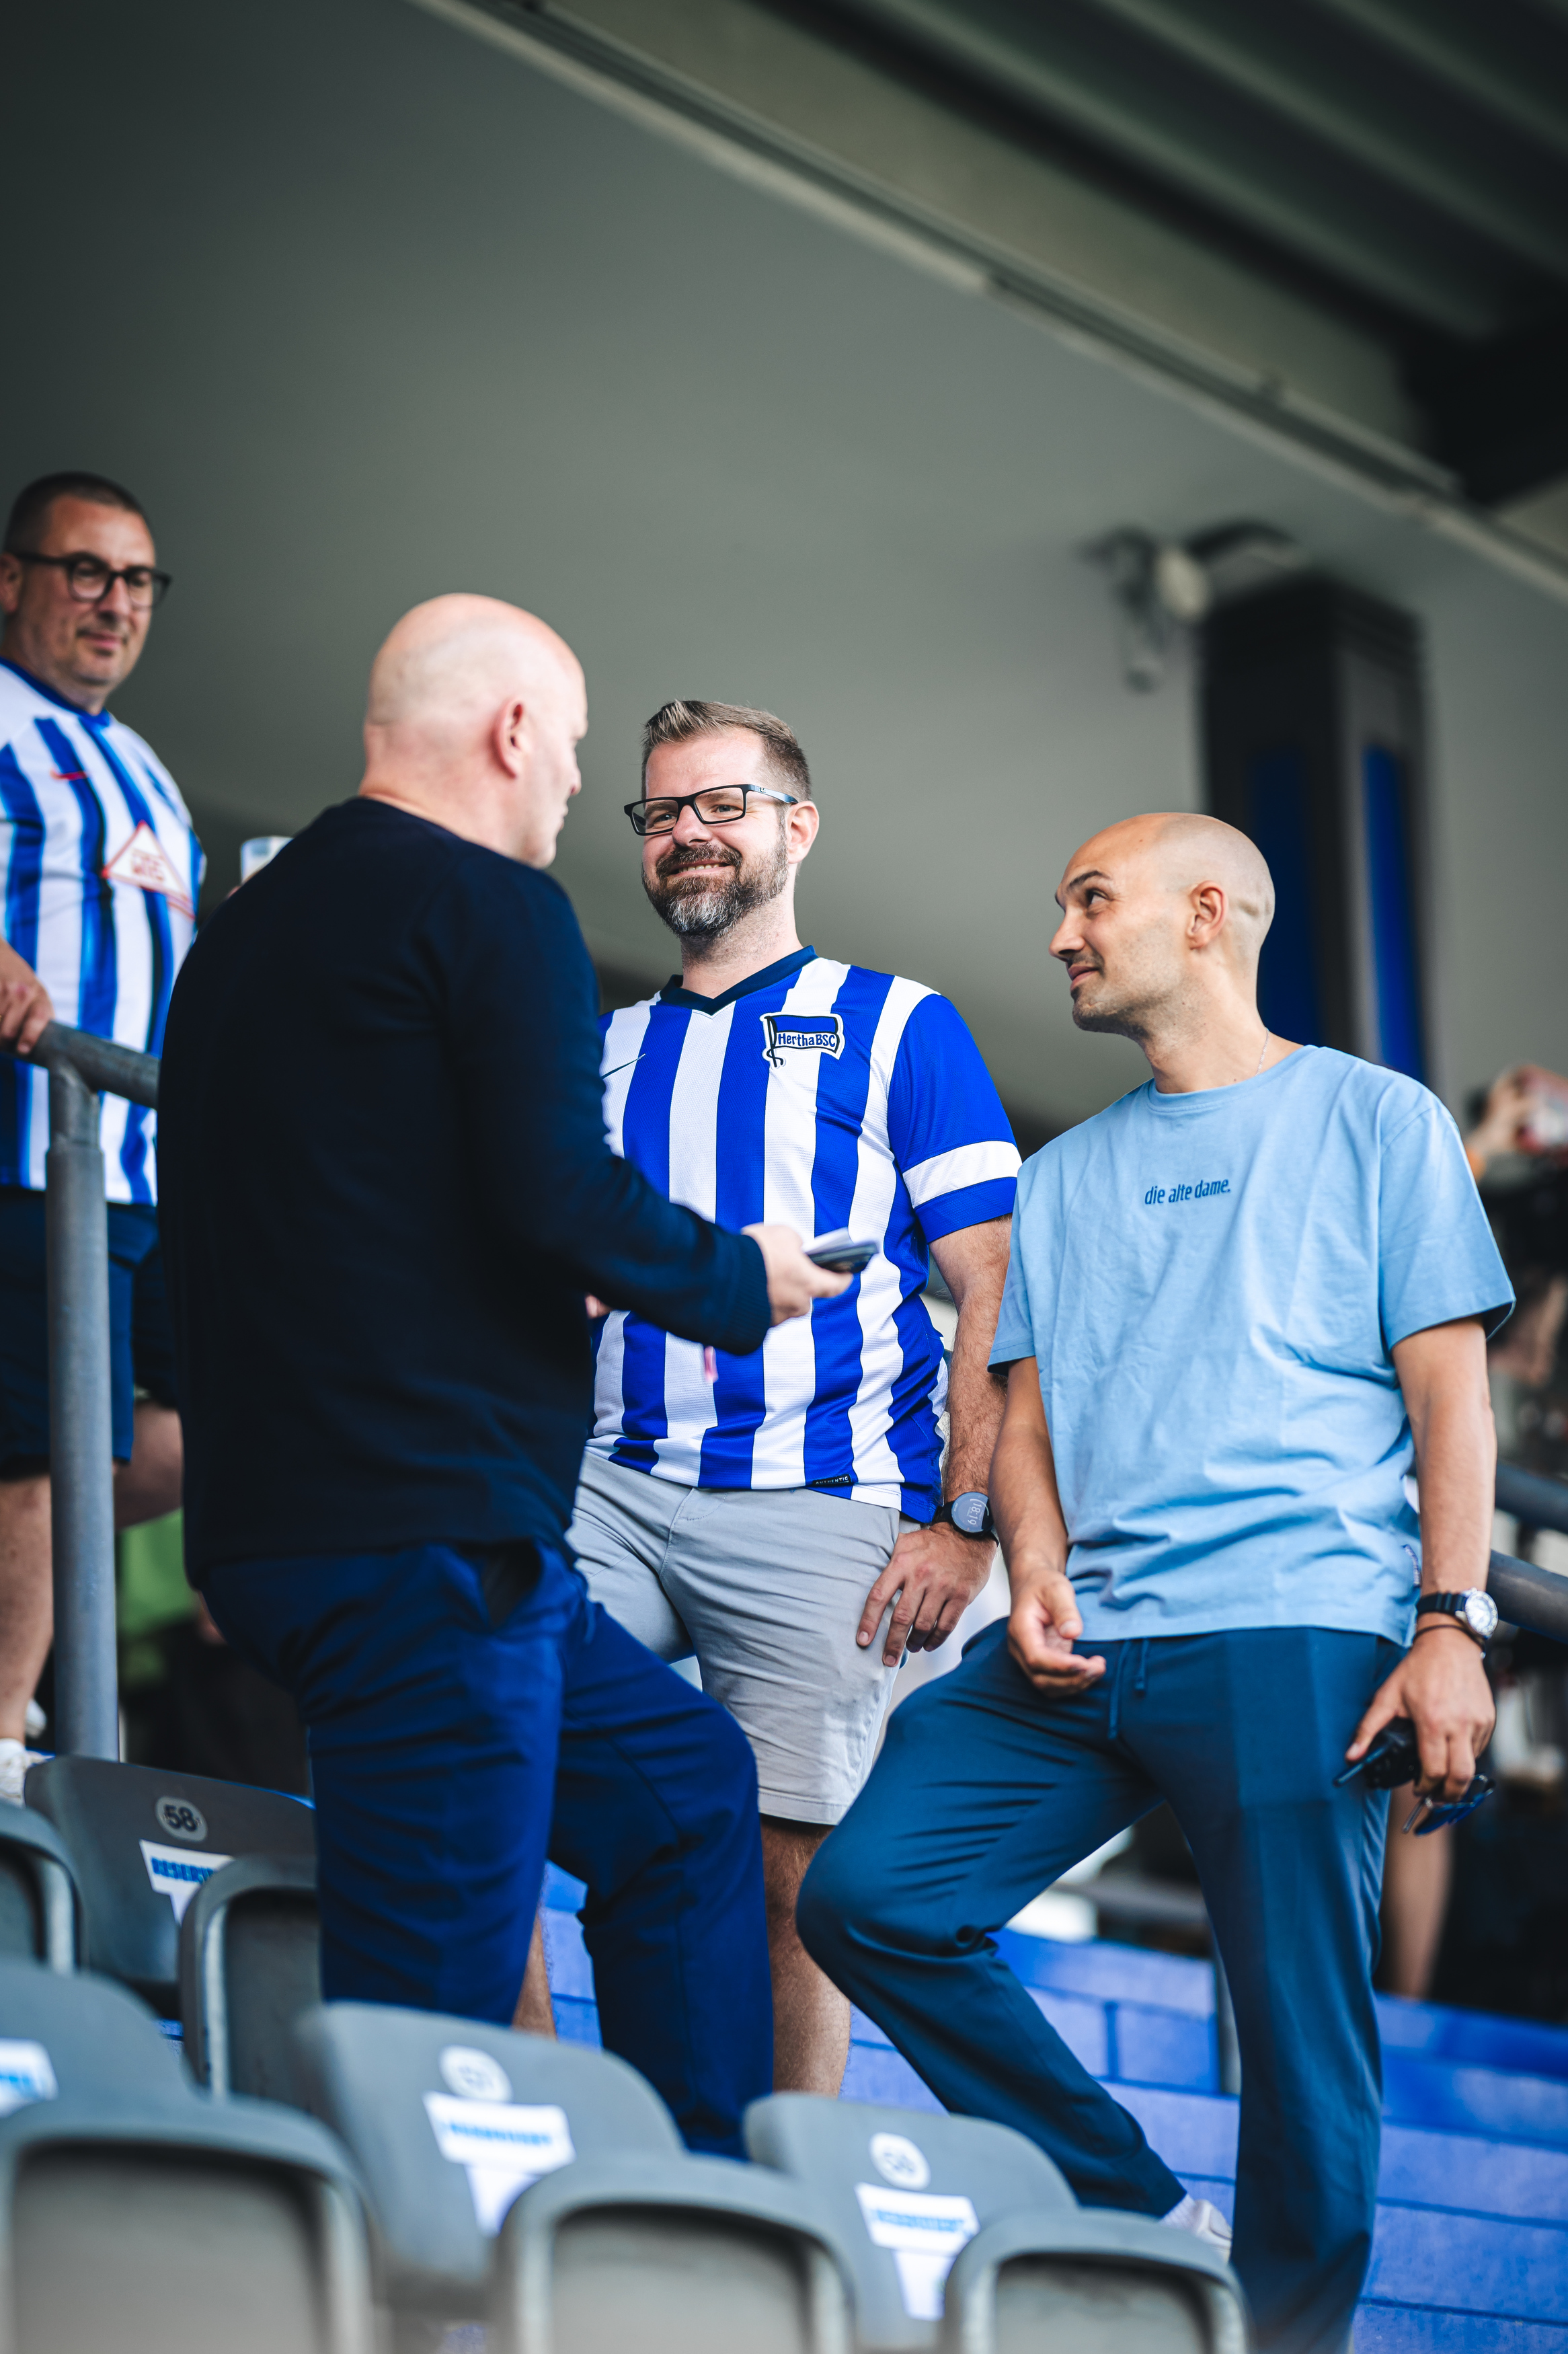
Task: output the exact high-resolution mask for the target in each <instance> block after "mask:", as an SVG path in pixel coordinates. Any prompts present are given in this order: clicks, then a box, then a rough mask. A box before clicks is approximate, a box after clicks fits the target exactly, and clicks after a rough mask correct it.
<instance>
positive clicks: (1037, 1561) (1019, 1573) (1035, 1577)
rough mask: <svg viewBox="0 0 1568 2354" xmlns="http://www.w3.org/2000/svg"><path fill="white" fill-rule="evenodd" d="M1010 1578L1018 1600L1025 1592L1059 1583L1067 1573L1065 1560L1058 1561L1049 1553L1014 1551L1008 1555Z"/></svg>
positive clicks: (1013, 1593) (1015, 1599)
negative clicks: (1031, 1553)
mask: <svg viewBox="0 0 1568 2354" xmlns="http://www.w3.org/2000/svg"><path fill="white" fill-rule="evenodd" d="M1007 1574H1008V1578H1009V1580H1010V1582H1011V1584H1012V1596H1013V1600H1014V1601H1015V1602H1016V1601H1018V1600H1019V1599H1021V1598H1022V1596H1023V1595H1025V1594H1029V1593H1033V1592H1034V1591H1036V1590H1037V1589H1038V1588H1039V1587H1041V1586H1044V1585H1060V1584H1061V1583H1062V1581H1063V1579H1064V1578H1065V1576H1066V1575H1067V1564H1066V1562H1065V1560H1063V1561H1057V1560H1054V1559H1053V1558H1052V1557H1051V1556H1050V1555H1049V1554H1040V1553H1036V1554H1033V1556H1032V1555H1030V1554H1029V1553H1023V1554H1019V1553H1012V1554H1010V1555H1009V1557H1008V1564H1007Z"/></svg>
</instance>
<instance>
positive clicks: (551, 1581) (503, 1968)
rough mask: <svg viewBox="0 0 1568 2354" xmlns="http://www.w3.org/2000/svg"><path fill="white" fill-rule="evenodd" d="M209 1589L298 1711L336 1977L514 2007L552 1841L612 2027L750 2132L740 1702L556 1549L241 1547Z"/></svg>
mask: <svg viewBox="0 0 1568 2354" xmlns="http://www.w3.org/2000/svg"><path fill="white" fill-rule="evenodd" d="M207 1601H208V1604H209V1606H210V1607H211V1610H212V1614H213V1617H215V1618H216V1620H217V1624H218V1626H219V1628H221V1630H222V1632H223V1633H224V1635H225V1636H226V1637H227V1638H228V1640H229V1642H230V1643H232V1644H233V1645H234V1647H235V1649H237V1650H238V1651H240V1652H242V1653H243V1654H244V1655H245V1656H246V1657H248V1658H249V1659H251V1660H252V1661H253V1662H254V1664H255V1665H256V1666H258V1667H259V1668H260V1670H262V1672H263V1673H264V1674H266V1675H269V1676H270V1677H271V1678H272V1679H273V1680H274V1681H276V1682H278V1683H281V1684H282V1685H283V1686H284V1688H285V1689H286V1690H287V1691H291V1693H292V1694H293V1696H294V1699H295V1700H296V1702H298V1704H299V1708H300V1712H301V1714H302V1717H303V1718H304V1721H305V1725H306V1729H307V1732H308V1734H309V1740H310V1755H311V1779H312V1787H313V1793H314V1797H315V1804H316V1839H317V1850H318V1854H319V1859H320V1877H321V1907H322V1984H323V1993H324V1994H325V1996H326V1998H327V1999H328V2000H329V2001H332V2000H354V2001H358V2002H387V2003H401V2004H406V2005H408V2006H410V2007H412V2008H415V2009H425V2010H441V2011H450V2012H456V2013H457V2014H459V2015H460V2016H461V2017H463V2018H467V2019H484V2020H493V2022H494V2023H495V2024H496V2025H498V2026H505V2025H510V2023H511V2020H512V2014H513V2011H514V2007H515V2005H516V2000H517V1994H518V1989H519V1988H520V1987H521V1985H522V1982H523V1972H524V1965H525V1963H526V1960H527V1956H528V1943H529V1938H530V1936H531V1935H532V1931H533V1925H534V1916H535V1907H536V1905H537V1903H538V1898H539V1888H540V1882H541V1880H542V1878H543V1874H544V1867H545V1859H546V1852H547V1853H548V1854H549V1855H550V1856H551V1857H553V1858H554V1859H555V1861H556V1862H558V1863H559V1864H561V1865H562V1866H564V1868H565V1869H566V1870H567V1872H572V1873H574V1874H575V1875H576V1876H577V1878H579V1879H581V1880H584V1881H586V1882H588V1901H587V1903H586V1905H585V1908H584V1912H583V1924H584V1932H585V1935H586V1939H587V1943H588V1951H589V1953H590V1954H591V1956H592V1957H593V1965H594V1980H595V1985H596V1987H597V1989H598V1994H599V2023H600V2029H601V2031H602V2033H603V2037H604V2041H605V2044H606V2046H607V2047H608V2049H609V2050H610V2051H612V2052H619V2053H620V2056H621V2058H622V2059H625V2060H629V2061H630V2062H631V2064H632V2066H633V2067H635V2068H638V2069H640V2070H641V2073H643V2075H645V2076H646V2077H647V2078H648V2079H649V2081H650V2083H652V2084H653V2085H654V2086H655V2087H656V2088H657V2090H658V2091H659V2092H660V2093H661V2094H662V2096H663V2098H664V2099H665V2101H666V2102H667V2103H668V2104H669V2105H670V2107H671V2109H672V2110H673V2113H674V2115H675V2119H676V2122H677V2124H678V2125H679V2126H680V2127H681V2130H682V2132H683V2135H684V2136H685V2137H686V2140H687V2142H688V2144H689V2145H690V2147H692V2148H694V2149H701V2150H709V2151H715V2152H717V2153H719V2154H720V2155H724V2156H730V2157H736V2158H738V2157H740V2156H741V2155H742V2154H743V2152H742V2145H741V2139H740V2119H741V2114H742V2112H743V2110H744V2109H745V2107H746V2105H747V2102H748V2101H752V2100H756V2099H758V2097H759V2096H760V2095H761V2094H764V2093H767V2092H768V2091H770V2090H771V2088H772V2073H773V2010H772V2001H771V1996H770V1992H769V1980H768V1943H767V1932H766V1925H765V1916H764V1911H763V1897H762V1851H761V1843H760V1837H759V1833H758V1809H757V1772H756V1768H755V1766H754V1765H753V1763H752V1756H751V1750H750V1746H749V1744H747V1740H746V1737H745V1735H744V1734H742V1733H741V1732H740V1730H739V1728H738V1727H737V1726H736V1723H735V1722H734V1720H733V1719H732V1718H731V1717H729V1716H728V1715H726V1712H725V1711H724V1710H723V1709H721V1708H719V1707H717V1706H716V1705H715V1703H714V1702H712V1701H710V1700H706V1699H705V1698H704V1696H703V1695H702V1693H701V1692H697V1691H693V1690H692V1688H691V1686H690V1685H689V1684H686V1683H683V1681H682V1680H681V1678H680V1677H679V1676H677V1675H675V1674H674V1673H673V1671H672V1670H670V1669H669V1668H667V1667H665V1665H664V1664H663V1662H662V1660H660V1659H655V1658H654V1657H653V1654H652V1652H651V1651H647V1650H644V1649H643V1647H642V1645H641V1643H639V1642H637V1641H635V1640H634V1639H633V1638H632V1637H631V1636H630V1635H629V1634H627V1632H626V1631H625V1629H624V1628H621V1627H619V1626H618V1625H617V1624H616V1622H615V1620H614V1619H613V1618H610V1617H607V1616H606V1614H605V1613H604V1612H603V1611H602V1610H601V1609H600V1608H599V1606H598V1604H597V1603H594V1602H591V1601H590V1600H589V1599H588V1589H587V1587H586V1586H585V1585H584V1583H583V1580H582V1578H581V1577H580V1575H578V1574H577V1571H576V1570H575V1569H574V1568H573V1567H572V1566H571V1564H570V1563H569V1562H568V1560H567V1558H566V1556H565V1555H564V1554H561V1553H554V1552H551V1551H549V1550H547V1549H545V1548H541V1549H539V1551H538V1552H537V1553H535V1549H534V1548H533V1547H531V1546H512V1547H502V1548H494V1549H493V1550H492V1551H491V1552H490V1553H475V1554H470V1553H460V1552H457V1551H455V1550H453V1549H452V1548H450V1547H448V1546H444V1545H424V1546H419V1547H416V1548H414V1549H412V1550H410V1551H408V1552H407V1553H365V1554H357V1555H351V1556H341V1555H334V1556H328V1557H326V1558H312V1559H302V1560H280V1561H268V1562H247V1563H243V1564H229V1565H228V1566H225V1567H223V1568H221V1569H219V1570H217V1571H216V1572H215V1573H213V1575H211V1577H210V1579H209V1581H208V1585H207Z"/></svg>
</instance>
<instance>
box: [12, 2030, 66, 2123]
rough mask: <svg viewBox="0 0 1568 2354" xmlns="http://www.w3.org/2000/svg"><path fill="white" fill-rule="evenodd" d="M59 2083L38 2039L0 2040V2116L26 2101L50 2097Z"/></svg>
mask: <svg viewBox="0 0 1568 2354" xmlns="http://www.w3.org/2000/svg"><path fill="white" fill-rule="evenodd" d="M58 2093H59V2086H58V2084H56V2082H55V2072H54V2070H53V2068H52V2067H51V2066H50V2065H49V2055H48V2052H46V2051H45V2050H44V2047H43V2045H42V2044H41V2043H5V2042H0V2117H4V2116H9V2115H10V2114H11V2111H12V2110H13V2109H21V2108H25V2107H26V2105H27V2103H28V2102H29V2101H52V2100H54V2099H56V2098H57V2096H58Z"/></svg>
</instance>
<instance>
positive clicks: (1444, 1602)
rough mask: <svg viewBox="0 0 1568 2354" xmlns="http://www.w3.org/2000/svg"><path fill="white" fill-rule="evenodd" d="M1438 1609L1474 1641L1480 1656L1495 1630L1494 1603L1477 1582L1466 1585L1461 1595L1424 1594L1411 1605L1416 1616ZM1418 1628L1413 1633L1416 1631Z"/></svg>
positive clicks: (1495, 1609) (1419, 1616) (1496, 1620)
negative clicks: (1479, 1649)
mask: <svg viewBox="0 0 1568 2354" xmlns="http://www.w3.org/2000/svg"><path fill="white" fill-rule="evenodd" d="M1439 1610H1440V1611H1441V1612H1442V1613H1443V1615H1444V1617H1447V1618H1452V1619H1453V1621H1454V1623H1455V1625H1456V1626H1458V1627H1462V1628H1464V1630H1465V1632H1466V1634H1467V1635H1468V1636H1469V1638H1470V1639H1471V1641H1472V1642H1475V1643H1478V1644H1479V1645H1480V1648H1481V1651H1482V1653H1483V1655H1484V1654H1485V1651H1486V1649H1487V1646H1488V1644H1489V1642H1490V1641H1491V1639H1492V1637H1493V1636H1494V1635H1495V1634H1496V1633H1497V1630H1498V1606H1497V1604H1496V1603H1495V1602H1494V1601H1493V1600H1492V1597H1491V1596H1490V1595H1489V1594H1485V1593H1483V1592H1482V1590H1481V1588H1480V1587H1479V1586H1478V1585H1467V1586H1466V1588H1465V1590H1464V1592H1463V1593H1462V1594H1453V1593H1448V1594H1424V1595H1422V1596H1421V1598H1420V1600H1419V1601H1418V1602H1417V1603H1416V1605H1415V1616H1416V1617H1417V1618H1418V1619H1419V1618H1421V1617H1423V1616H1424V1615H1425V1613H1427V1612H1429V1611H1439ZM1420 1631H1421V1630H1420V1628H1419V1627H1418V1628H1416V1632H1417V1633H1418V1634H1419V1632H1420Z"/></svg>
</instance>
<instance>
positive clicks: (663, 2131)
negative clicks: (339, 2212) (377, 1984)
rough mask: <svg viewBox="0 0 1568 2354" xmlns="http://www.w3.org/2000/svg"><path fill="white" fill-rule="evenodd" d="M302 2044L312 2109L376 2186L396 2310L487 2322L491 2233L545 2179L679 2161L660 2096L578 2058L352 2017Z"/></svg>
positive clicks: (334, 2020) (418, 2016) (380, 2262)
mask: <svg viewBox="0 0 1568 2354" xmlns="http://www.w3.org/2000/svg"><path fill="white" fill-rule="evenodd" d="M295 2042H296V2049H297V2051H298V2053H299V2057H300V2072H301V2073H300V2078H299V2083H300V2090H301V2094H302V2099H303V2101H304V2103H305V2105H307V2106H308V2107H309V2108H310V2109H311V2110H312V2112H313V2114H314V2115H316V2116H318V2117H320V2118H322V2119H323V2121H324V2122H325V2123H326V2124H327V2125H329V2126H331V2127H332V2128H333V2130H334V2133H336V2134H337V2135H338V2136H339V2137H341V2139H342V2140H343V2141H344V2144H345V2145H346V2146H347V2147H348V2149H349V2151H350V2153H351V2154H352V2156H353V2158H354V2159H355V2164H356V2166H357V2168H358V2169H359V2173H360V2175H361V2178H362V2179H363V2180H364V2182H365V2185H366V2193H367V2196H368V2199H369V2204H370V2216H371V2241H372V2249H373V2252H374V2255H375V2259H376V2280H377V2287H378V2293H379V2295H380V2296H382V2297H383V2298H384V2300H385V2301H386V2302H387V2303H388V2304H390V2305H392V2306H397V2307H401V2308H412V2309H414V2310H417V2311H420V2312H424V2313H429V2314H431V2315H434V2316H437V2317H444V2318H447V2319H454V2320H455V2319H459V2318H461V2317H464V2316H470V2317H477V2316H479V2315H481V2314H482V2313H483V2311H484V2309H485V2304H486V2299H487V2296H488V2292H489V2283H490V2274H491V2263H492V2255H493V2243H494V2234H495V2232H496V2228H497V2226H498V2224H499V2223H500V2221H501V2219H502V2216H503V2214H504V2213H505V2211H506V2209H507V2208H508V2206H509V2205H510V2204H511V2202H512V2200H514V2199H515V2198H516V2196H517V2194H518V2192H519V2191H520V2190H523V2189H524V2187H525V2186H526V2185H527V2184H528V2183H529V2182H531V2181H533V2180H534V2179H535V2178H537V2177H538V2176H539V2175H542V2174H545V2173H548V2172H552V2171H554V2170H555V2169H556V2168H559V2167H563V2166H567V2165H570V2164H571V2163H572V2162H573V2161H574V2160H576V2159H578V2158H588V2157H596V2156H608V2155H610V2154H612V2153H614V2154H619V2153H621V2152H639V2153H641V2154H644V2155H651V2156H653V2157H662V2156H669V2157H677V2156H679V2155H680V2152H681V2138H680V2135H679V2134H678V2133H677V2131H676V2129H675V2125H674V2121H673V2118H672V2117H671V2115H670V2113H669V2111H668V2110H667V2109H666V2108H665V2106H664V2105H663V2103H662V2101H661V2100H660V2098H659V2096H658V2094H656V2093H655V2092H654V2091H653V2089H652V2086H651V2085H649V2084H645V2083H644V2082H643V2080H642V2078H641V2076H639V2075H638V2074H637V2073H636V2071H635V2070H634V2069H632V2068H629V2067H628V2066H627V2065H626V2063H625V2062H623V2061H620V2060H614V2059H611V2058H610V2057H609V2055H608V2054H606V2053H603V2052H591V2051H586V2050H584V2049H583V2048H582V2047H581V2046H580V2045H576V2044H569V2043H553V2042H551V2041H548V2039H547V2038H546V2037H544V2036H538V2035H519V2034H515V2033H514V2032H513V2031H511V2030H510V2029H508V2028H502V2027H485V2026H482V2025H481V2024H479V2023H478V2022H477V2021H475V2020H470V2019H448V2018H443V2017H441V2016H440V2014H438V2013H433V2012H430V2011H423V2010H399V2009H393V2008H391V2007H389V2006H383V2005H381V2004H376V2003H354V2002H336V2003H326V2004H323V2006H322V2008H321V2009H318V2010H315V2011H313V2012H311V2013H310V2014H309V2015H308V2016H307V2017H306V2018H305V2019H303V2020H302V2021H301V2022H300V2025H299V2027H298V2029H297V2031H296V2036H295Z"/></svg>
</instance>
